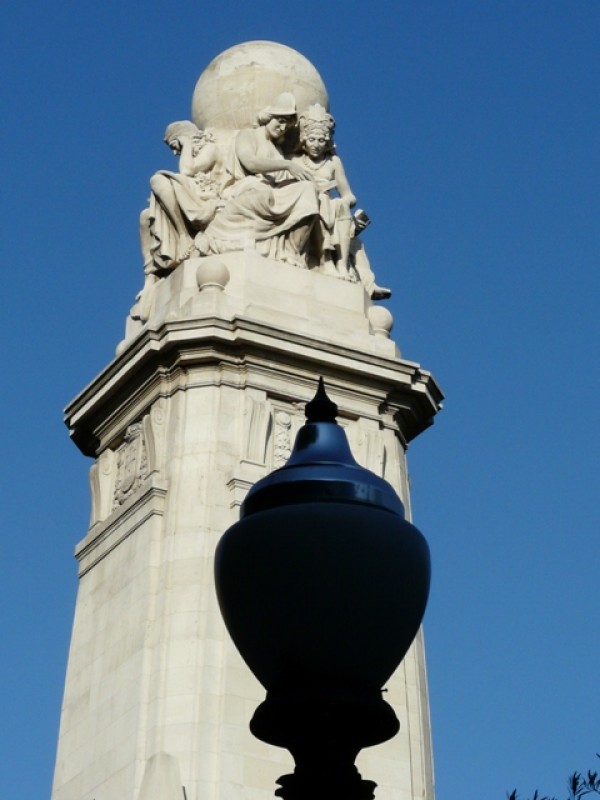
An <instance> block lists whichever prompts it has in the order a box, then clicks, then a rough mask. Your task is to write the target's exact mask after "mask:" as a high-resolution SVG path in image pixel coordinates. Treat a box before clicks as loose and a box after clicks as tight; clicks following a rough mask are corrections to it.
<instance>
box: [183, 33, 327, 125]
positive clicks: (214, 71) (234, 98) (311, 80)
mask: <svg viewBox="0 0 600 800" xmlns="http://www.w3.org/2000/svg"><path fill="white" fill-rule="evenodd" d="M289 91H291V92H293V94H294V97H295V99H296V104H297V108H298V110H299V111H300V112H302V111H305V110H306V109H307V108H308V107H309V106H311V105H314V104H315V103H320V105H322V106H324V107H325V108H327V109H329V97H328V95H327V89H326V88H325V84H324V83H323V80H322V78H321V76H320V75H319V73H318V72H317V70H316V69H315V68H314V66H313V65H312V64H311V63H310V61H308V59H306V58H305V57H304V56H303V55H301V53H299V52H298V51H297V50H294V49H292V48H291V47H286V45H284V44H278V43H277V42H267V41H255V42H244V43H243V44H238V45H235V47H230V48H229V50H225V52H223V53H221V54H220V55H218V56H217V57H216V58H215V59H213V60H212V61H211V62H210V64H209V65H208V66H207V67H206V69H205V70H204V72H203V73H202V75H200V78H199V79H198V83H197V84H196V88H195V90H194V95H193V98H192V119H193V120H194V122H195V123H196V125H197V126H198V128H201V129H202V128H219V129H224V130H239V129H240V128H251V127H252V126H253V125H254V124H255V122H256V116H257V114H258V113H259V112H260V111H261V109H263V108H265V107H266V106H268V105H269V103H271V101H272V100H273V98H275V97H277V96H278V95H280V94H281V93H282V92H289Z"/></svg>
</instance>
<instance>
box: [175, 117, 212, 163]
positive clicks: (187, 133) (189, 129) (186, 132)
mask: <svg viewBox="0 0 600 800" xmlns="http://www.w3.org/2000/svg"><path fill="white" fill-rule="evenodd" d="M185 138H187V139H191V140H192V143H193V145H194V149H195V150H197V149H199V148H200V147H202V145H203V144H204V143H205V142H207V141H212V136H211V135H210V134H209V133H207V132H206V131H201V130H200V128H198V127H197V126H196V125H194V123H193V122H190V120H188V119H184V120H180V121H179V122H172V123H171V124H170V125H167V129H166V131H165V135H164V139H163V141H165V142H166V143H167V145H168V146H169V147H170V149H171V150H172V151H173V152H174V153H176V154H177V155H179V154H180V153H181V140H182V139H185Z"/></svg>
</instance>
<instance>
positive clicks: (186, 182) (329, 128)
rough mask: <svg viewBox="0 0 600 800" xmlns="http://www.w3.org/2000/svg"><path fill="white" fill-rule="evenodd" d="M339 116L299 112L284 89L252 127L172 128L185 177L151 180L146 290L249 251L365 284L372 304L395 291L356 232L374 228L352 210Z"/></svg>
mask: <svg viewBox="0 0 600 800" xmlns="http://www.w3.org/2000/svg"><path fill="white" fill-rule="evenodd" d="M334 129H335V121H334V118H333V117H332V116H331V114H329V113H328V112H327V111H326V109H325V108H323V107H322V106H320V105H318V104H315V105H313V106H310V107H309V108H308V109H307V110H306V111H304V112H303V113H301V114H300V115H298V114H297V111H296V101H295V98H294V96H293V95H292V94H291V93H289V92H284V93H283V94H281V95H279V96H278V97H277V98H275V99H274V100H273V102H272V103H271V104H270V105H269V106H268V107H267V108H265V109H263V110H262V111H261V112H260V113H259V114H258V117H257V125H256V126H255V127H254V128H252V129H242V130H240V131H237V132H233V133H232V134H231V135H229V136H228V135H227V133H225V134H224V133H223V132H222V131H219V132H211V131H209V130H200V129H199V128H198V127H196V125H195V124H194V123H193V122H189V121H182V122H174V123H172V124H171V125H169V126H168V127H167V130H166V132H165V142H166V144H167V145H168V146H169V148H170V149H171V150H172V151H173V153H175V154H176V155H178V156H179V172H169V171H165V170H161V171H159V172H157V173H156V174H155V175H153V176H152V178H151V180H150V189H151V195H150V201H149V206H148V208H146V209H145V210H144V211H143V212H142V214H141V217H140V238H141V245H142V253H143V257H144V272H145V285H144V289H143V290H142V293H141V296H140V298H139V302H138V309H139V310H140V317H141V318H142V319H143V318H144V314H143V308H144V306H145V305H146V304H145V303H144V294H148V293H149V292H151V291H152V290H153V287H154V285H155V284H156V282H157V281H159V280H160V279H162V278H164V277H166V276H167V275H168V274H169V272H170V271H171V270H173V269H175V268H176V267H177V266H178V265H179V264H180V263H181V262H182V261H184V260H185V259H187V258H190V257H194V256H206V255H212V254H220V253H227V252H232V251H236V250H244V249H247V248H251V249H255V250H257V251H258V252H259V253H260V254H261V255H263V256H265V257H268V258H271V259H275V260H278V261H283V262H287V263H288V264H291V265H293V266H295V267H299V268H301V269H315V270H318V271H320V272H324V273H326V274H328V275H332V276H335V277H337V278H340V279H343V280H349V281H354V282H358V281H360V282H362V283H363V285H364V286H365V289H366V290H367V292H368V293H369V294H370V295H371V297H372V298H373V299H375V300H377V299H384V298H386V297H389V296H390V294H391V292H390V290H389V289H384V288H381V287H379V286H377V285H376V283H375V280H374V276H373V272H372V270H371V268H370V265H369V261H368V259H367V256H366V254H365V251H364V248H363V246H362V243H361V241H360V239H359V238H358V234H359V233H360V232H361V231H362V230H364V228H365V227H366V226H367V225H368V223H369V218H368V217H367V215H366V214H365V213H364V212H363V211H358V212H356V213H355V214H353V213H352V209H353V208H354V207H355V205H356V198H355V197H354V195H353V194H352V190H351V189H350V185H349V183H348V179H347V178H346V173H345V171H344V167H343V164H342V161H341V160H340V158H339V156H338V155H336V152H335V145H334V143H333V133H334Z"/></svg>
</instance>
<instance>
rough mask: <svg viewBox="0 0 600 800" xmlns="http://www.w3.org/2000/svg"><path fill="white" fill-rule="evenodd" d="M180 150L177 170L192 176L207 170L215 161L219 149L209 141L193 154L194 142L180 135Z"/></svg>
mask: <svg viewBox="0 0 600 800" xmlns="http://www.w3.org/2000/svg"><path fill="white" fill-rule="evenodd" d="M179 141H180V144H181V151H180V155H179V172H180V173H181V174H182V175H188V176H189V177H192V176H193V175H196V174H197V173H198V172H208V171H209V170H211V169H212V168H213V167H214V165H215V164H216V162H217V159H218V157H219V151H218V149H217V146H216V144H213V143H211V142H209V143H208V144H205V145H204V146H203V147H201V148H200V152H198V153H196V154H195V155H194V148H195V147H196V142H194V141H193V140H192V139H191V138H188V137H187V136H186V137H182V138H181V139H180V140H179Z"/></svg>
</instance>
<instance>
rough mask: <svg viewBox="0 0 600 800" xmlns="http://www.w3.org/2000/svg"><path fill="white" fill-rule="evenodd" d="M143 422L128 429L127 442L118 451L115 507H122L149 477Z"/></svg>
mask: <svg viewBox="0 0 600 800" xmlns="http://www.w3.org/2000/svg"><path fill="white" fill-rule="evenodd" d="M144 427H145V426H144V424H143V422H136V423H134V424H133V425H130V426H129V427H128V428H127V431H126V433H125V441H124V442H123V444H122V445H121V446H120V447H119V448H118V450H117V451H116V463H117V467H116V477H115V491H114V507H115V508H116V507H117V506H120V505H122V504H123V503H124V502H125V500H127V498H128V497H130V496H131V495H132V494H133V493H134V492H135V491H136V489H138V487H139V486H140V484H141V483H142V481H143V480H144V478H146V476H147V475H148V472H149V470H148V453H147V446H146V437H145V435H144Z"/></svg>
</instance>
